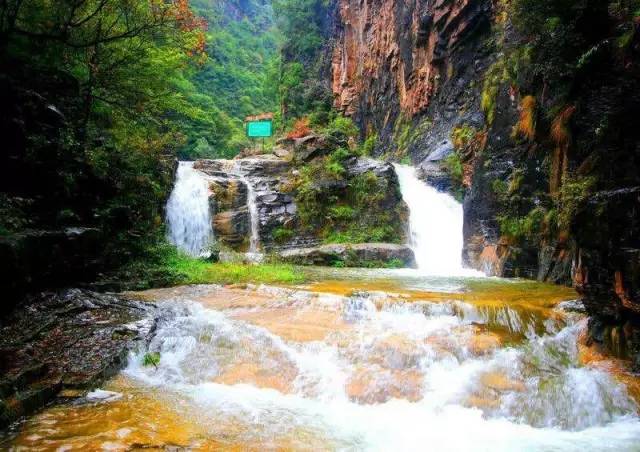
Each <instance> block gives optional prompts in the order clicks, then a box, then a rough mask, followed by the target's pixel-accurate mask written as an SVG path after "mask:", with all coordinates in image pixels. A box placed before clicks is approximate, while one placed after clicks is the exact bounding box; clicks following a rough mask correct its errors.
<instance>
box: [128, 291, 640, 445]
mask: <svg viewBox="0 0 640 452" xmlns="http://www.w3.org/2000/svg"><path fill="white" fill-rule="evenodd" d="M303 298H304V297H303ZM304 299H305V300H306V302H308V303H311V302H313V301H312V300H310V299H309V298H308V297H307V298H304ZM168 305H169V306H171V302H168ZM323 306H324V307H325V308H327V309H330V308H331V307H332V306H334V307H335V309H336V310H338V312H340V313H341V315H342V316H343V318H344V319H345V321H346V322H347V323H348V324H349V325H350V328H349V329H348V330H347V331H346V332H337V333H335V335H334V336H332V339H331V340H325V341H312V342H303V343H297V342H288V341H285V340H283V339H282V338H280V337H279V336H277V335H275V334H273V333H271V332H270V331H268V330H266V329H264V328H261V327H258V326H255V325H253V324H250V323H247V322H244V321H240V320H234V319H231V318H229V317H228V313H227V312H219V311H213V310H211V309H207V308H205V307H203V306H202V305H200V304H198V303H194V302H187V303H185V302H181V303H175V305H174V306H173V307H171V308H170V309H169V310H170V311H171V310H173V311H171V312H172V314H171V313H170V315H167V316H166V318H164V320H162V321H161V322H160V324H159V325H158V329H157V332H156V336H155V337H154V339H153V340H152V342H151V344H150V350H153V351H159V352H160V353H161V361H160V364H159V366H158V369H157V370H156V369H154V368H149V367H143V366H142V360H143V356H144V352H145V351H146V350H140V351H139V352H138V353H136V354H134V355H132V357H131V359H130V362H129V365H128V367H127V369H126V370H125V374H127V375H129V376H131V377H133V378H134V379H136V380H138V381H140V382H141V383H142V384H150V385H153V386H156V387H161V388H162V389H163V391H168V392H170V393H171V394H174V396H175V397H178V398H179V399H180V400H183V402H184V403H181V405H180V407H181V408H180V409H188V410H191V411H193V412H195V413H196V414H197V416H196V418H198V419H200V420H201V422H203V424H204V425H207V426H210V428H211V429H215V428H218V427H216V426H218V425H220V422H219V421H220V419H233V420H234V422H235V424H234V425H235V426H236V427H235V428H237V425H238V423H239V424H240V425H242V426H243V427H242V429H243V432H242V440H248V441H250V442H254V443H255V442H257V443H261V444H270V441H272V439H273V438H274V437H277V436H278V435H286V434H287V432H290V433H291V434H292V435H295V432H296V431H298V429H299V430H301V431H306V432H313V434H314V435H320V436H321V437H322V438H325V439H326V441H327V444H331V445H332V446H331V448H336V449H357V450H372V451H378V450H380V451H383V450H424V448H425V447H429V448H430V449H432V450H444V451H447V450H456V451H460V450H462V451H466V450H469V451H478V450H480V451H484V450H487V451H488V450H491V451H496V450H497V451H502V450H504V451H515V450H517V451H521V450H525V451H526V450H532V451H533V450H536V451H537V450H563V451H564V450H597V449H599V448H605V447H609V448H611V449H615V450H617V451H626V450H637V445H638V444H640V421H639V419H638V416H637V412H636V410H637V408H636V407H635V405H634V403H633V402H632V401H631V399H630V398H629V396H628V394H627V393H626V389H625V388H624V387H623V386H622V385H620V384H619V383H617V382H615V381H614V380H613V379H612V378H611V377H610V376H609V375H608V374H606V373H605V372H602V371H600V370H596V369H592V368H589V367H580V365H579V360H578V356H577V349H576V345H575V344H576V340H577V335H578V334H579V326H578V325H571V326H568V327H565V328H563V329H561V330H560V331H559V332H557V333H553V334H550V333H548V334H545V335H543V336H535V335H533V333H532V334H531V336H530V337H529V339H528V340H525V341H524V344H523V345H522V346H518V347H507V348H500V349H498V350H496V351H493V352H491V353H489V354H487V355H482V356H473V355H471V354H469V353H468V351H467V350H466V345H465V343H464V335H463V334H462V335H461V334H460V329H461V328H464V327H465V326H467V327H470V326H471V325H470V323H469V321H466V320H464V319H462V318H460V317H456V316H454V315H452V312H453V311H452V309H450V308H449V309H435V308H434V309H431V308H430V307H429V306H426V307H425V306H419V305H414V304H410V303H407V304H397V305H391V304H389V305H385V306H383V307H382V308H381V309H378V308H376V307H375V306H374V305H373V304H372V303H371V302H370V300H367V299H366V296H357V297H352V298H348V299H343V304H342V305H334V304H333V303H331V304H326V303H325V304H323ZM434 335H437V336H439V337H442V338H446V339H448V340H449V341H450V342H451V346H450V347H448V349H447V351H445V352H442V351H439V350H437V349H435V348H433V347H432V346H431V345H429V343H428V342H427V341H426V339H427V338H428V337H433V336H434ZM394 338H400V340H399V342H391V343H390V342H385V341H389V340H392V339H394ZM389 344H391V345H389ZM398 344H399V345H398ZM233 362H251V363H255V364H256V365H257V366H258V367H260V368H263V369H266V370H269V371H273V370H277V369H280V368H293V369H295V372H296V374H295V377H292V378H293V385H292V388H293V392H292V393H289V394H285V393H281V392H279V391H276V390H274V389H267V388H258V387H255V386H253V385H250V384H244V383H238V384H221V383H215V382H213V380H214V379H215V376H216V375H217V374H218V372H219V369H221V368H223V367H224V366H226V365H228V364H229V363H233ZM362 369H365V370H367V371H369V372H370V375H371V376H372V378H377V376H379V375H382V374H384V373H385V372H388V371H399V372H404V371H408V372H413V373H415V372H418V374H419V375H421V376H422V396H421V398H420V399H419V400H417V401H413V402H412V401H409V400H405V399H393V398H391V399H387V400H385V401H383V402H380V403H375V402H372V403H368V404H362V403H358V402H356V401H354V400H351V399H350V398H349V396H348V394H347V391H346V386H347V384H348V381H349V380H350V378H351V377H352V376H353V375H355V374H356V372H357V371H358V370H362ZM488 372H495V373H500V374H501V375H504V376H505V378H507V379H509V380H513V381H519V382H521V383H520V384H521V388H519V389H517V390H506V391H503V392H502V393H501V394H499V395H497V396H496V397H497V400H498V402H499V403H498V406H497V407H495V409H493V410H489V411H487V412H485V413H483V412H482V411H481V410H479V409H476V408H471V407H468V406H465V404H464V401H465V400H466V399H467V398H468V397H469V396H471V395H473V394H474V393H475V392H474V391H477V390H478V389H479V388H480V389H481V388H482V385H481V383H480V382H481V377H482V375H484V374H486V373H488ZM392 375H393V374H392ZM216 416H217V417H216ZM222 433H224V430H223V431H222Z"/></svg>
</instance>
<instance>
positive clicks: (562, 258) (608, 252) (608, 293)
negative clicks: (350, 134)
mask: <svg viewBox="0 0 640 452" xmlns="http://www.w3.org/2000/svg"><path fill="white" fill-rule="evenodd" d="M574 3H575V5H574V6H575V8H576V9H575V11H574V12H573V13H571V14H570V15H568V16H567V15H566V14H565V13H566V10H567V9H568V8H569V6H567V5H563V6H558V5H557V4H555V3H554V2H547V1H541V2H527V1H525V0H519V1H515V2H490V1H483V0H455V1H445V0H423V1H421V0H412V1H407V2H403V1H398V0H364V1H360V0H338V1H337V6H336V8H335V14H336V18H335V25H334V30H333V35H334V45H333V46H332V48H331V51H330V53H331V56H332V59H331V61H332V65H331V77H330V83H331V86H332V90H333V93H334V99H335V106H336V107H337V108H338V109H340V110H341V111H342V112H344V113H345V114H347V115H349V116H351V117H353V118H354V119H355V120H356V122H357V123H358V124H359V126H360V128H361V132H362V135H363V136H366V137H372V136H375V135H377V137H375V138H377V144H376V147H375V154H376V155H378V156H381V157H384V158H387V159H391V160H400V159H405V158H410V159H411V160H412V161H413V163H414V165H416V166H418V167H419V168H421V170H422V173H423V176H424V179H425V180H427V181H428V182H430V183H432V184H433V185H435V186H436V187H438V188H439V189H441V190H449V191H451V192H453V193H455V194H456V195H457V196H459V197H460V199H462V198H464V209H465V224H464V235H465V249H464V259H465V261H466V262H467V263H468V264H469V265H471V266H473V267H476V268H479V269H482V270H484V271H486V272H488V273H489V274H493V275H502V276H521V277H527V278H537V279H540V280H545V281H551V282H555V283H561V284H574V285H575V286H576V287H577V288H578V290H579V291H580V292H581V294H582V295H583V297H584V299H585V303H586V305H587V307H588V309H589V311H590V314H591V315H592V322H591V332H592V338H593V340H595V341H596V342H599V343H602V344H605V345H607V346H609V349H610V350H612V351H614V352H616V353H617V354H620V355H623V356H636V360H637V362H636V365H637V366H640V359H639V358H638V357H639V356H640V354H639V352H640V294H639V292H638V286H639V283H638V281H640V279H639V278H640V270H639V268H640V261H639V255H640V254H639V253H640V252H639V251H638V250H639V249H640V237H639V235H638V231H639V230H640V228H639V227H638V213H637V212H638V209H639V208H640V197H639V196H638V193H639V192H638V190H639V189H638V187H640V176H638V174H640V171H638V170H639V169H640V168H639V162H640V145H639V143H640V136H639V133H638V130H637V127H634V125H633V124H632V122H633V119H632V118H637V117H638V112H639V111H640V95H639V94H638V93H640V86H638V80H640V78H639V77H638V74H639V64H638V62H639V60H640V58H639V55H640V33H639V27H640V24H639V22H638V20H637V18H635V19H634V17H635V16H634V13H633V11H630V10H628V8H626V9H625V7H624V5H620V4H617V3H615V2H590V1H584V2H574ZM585 5H586V6H585ZM563 8H564V9H563ZM574 13H575V14H574ZM535 27H543V28H544V27H546V28H545V30H547V31H542V30H540V29H536V28H535ZM534 35H535V36H534ZM540 36H542V38H541V37H540Z"/></svg>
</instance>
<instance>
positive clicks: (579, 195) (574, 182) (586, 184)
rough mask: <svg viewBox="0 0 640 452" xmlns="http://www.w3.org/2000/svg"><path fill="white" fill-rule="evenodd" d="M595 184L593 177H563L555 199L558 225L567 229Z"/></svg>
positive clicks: (562, 228)
mask: <svg viewBox="0 0 640 452" xmlns="http://www.w3.org/2000/svg"><path fill="white" fill-rule="evenodd" d="M595 184H596V179H595V177H565V178H563V181H562V185H561V186H560V191H559V193H558V197H557V200H556V204H557V208H558V227H559V228H560V229H561V230H568V229H569V228H570V226H571V222H572V221H573V217H574V216H575V215H576V213H577V212H578V209H579V208H580V206H582V205H583V203H584V202H585V201H586V200H587V198H588V197H589V196H590V194H591V191H592V190H593V188H594V186H595Z"/></svg>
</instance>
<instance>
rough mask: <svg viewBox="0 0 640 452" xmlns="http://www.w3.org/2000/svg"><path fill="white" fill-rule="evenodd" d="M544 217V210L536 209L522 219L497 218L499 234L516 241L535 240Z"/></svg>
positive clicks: (504, 216) (505, 216)
mask: <svg viewBox="0 0 640 452" xmlns="http://www.w3.org/2000/svg"><path fill="white" fill-rule="evenodd" d="M546 215H547V211H546V210H545V209H544V208H542V207H536V208H534V209H533V210H531V211H530V212H529V213H528V214H527V215H525V216H523V217H511V216H508V215H501V216H498V223H499V225H500V233H501V234H503V235H505V236H507V237H510V238H512V239H514V240H516V241H520V240H523V239H529V240H535V239H537V238H538V237H539V235H540V233H541V232H542V230H543V226H544V224H545V218H546Z"/></svg>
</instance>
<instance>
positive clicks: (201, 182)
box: [167, 162, 213, 257]
mask: <svg viewBox="0 0 640 452" xmlns="http://www.w3.org/2000/svg"><path fill="white" fill-rule="evenodd" d="M167 238H168V239H169V241H170V242H171V243H173V244H174V245H176V247H178V249H180V250H182V251H184V252H185V253H187V254H189V255H190V256H194V257H198V256H204V255H206V254H207V253H208V248H209V245H210V244H211V241H212V240H213V230H212V227H211V212H210V211H209V189H208V186H207V180H206V178H205V177H204V175H203V174H201V173H200V172H198V171H197V170H195V169H194V168H193V162H180V164H179V166H178V173H177V176H176V182H175V185H174V187H173V191H172V192H171V196H170V197H169V201H168V202H167Z"/></svg>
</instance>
